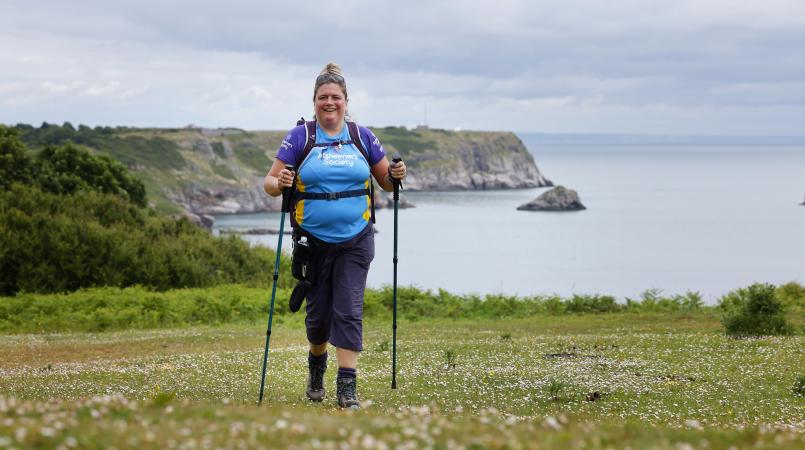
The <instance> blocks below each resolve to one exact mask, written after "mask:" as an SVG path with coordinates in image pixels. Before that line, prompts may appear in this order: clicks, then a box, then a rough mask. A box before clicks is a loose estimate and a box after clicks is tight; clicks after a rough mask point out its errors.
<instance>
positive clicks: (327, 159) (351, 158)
mask: <svg viewBox="0 0 805 450" xmlns="http://www.w3.org/2000/svg"><path fill="white" fill-rule="evenodd" d="M321 159H322V163H323V164H324V165H325V166H339V167H352V166H354V165H355V160H356V159H357V156H356V155H349V154H347V155H343V154H340V153H324V152H322V153H321Z"/></svg>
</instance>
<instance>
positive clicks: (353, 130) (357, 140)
mask: <svg viewBox="0 0 805 450" xmlns="http://www.w3.org/2000/svg"><path fill="white" fill-rule="evenodd" d="M347 129H349V139H350V140H351V141H352V143H353V144H354V145H355V147H358V150H360V152H361V155H363V157H364V159H366V163H367V164H369V166H370V167H371V165H372V164H371V162H370V161H369V152H368V151H366V147H364V146H363V141H362V140H361V132H360V129H358V124H357V123H355V122H352V121H348V122H347Z"/></svg>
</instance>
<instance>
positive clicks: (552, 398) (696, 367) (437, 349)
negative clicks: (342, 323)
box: [0, 312, 805, 449]
mask: <svg viewBox="0 0 805 450" xmlns="http://www.w3.org/2000/svg"><path fill="white" fill-rule="evenodd" d="M385 322H388V321H383V320H382V319H374V318H373V319H371V320H369V321H368V323H367V324H366V326H367V329H366V330H365V332H364V335H365V350H364V352H363V354H362V356H361V360H360V364H359V369H358V373H359V395H360V397H361V399H362V401H363V405H364V408H363V409H362V410H361V411H357V412H347V411H340V410H338V408H337V407H336V406H335V404H334V400H333V391H334V384H335V381H334V377H335V370H333V368H334V367H335V361H334V359H331V361H330V367H331V370H329V371H328V373H327V389H328V397H327V400H326V401H325V402H324V403H322V404H308V403H307V402H306V401H305V400H304V387H305V382H306V345H305V333H304V327H303V325H302V316H301V315H296V316H290V317H288V316H285V317H282V320H281V323H278V324H276V326H275V327H274V332H273V334H272V346H271V353H270V356H269V370H268V377H267V400H266V402H265V403H264V404H263V405H262V406H261V407H258V406H256V404H255V403H256V399H257V393H258V390H259V371H260V363H261V359H262V355H263V343H264V339H265V334H264V332H265V329H264V327H265V325H264V324H259V325H226V326H220V327H194V328H183V329H174V330H150V331H148V330H147V331H122V332H108V333H96V334H84V333H81V334H35V335H33V334H32V335H28V334H26V335H4V336H0V448H64V449H66V448H111V447H115V448H118V449H122V448H186V449H192V448H261V447H262V448H277V447H281V448H283V447H292V448H333V449H340V448H380V449H382V448H411V449H414V448H445V449H447V448H625V447H631V448H672V449H685V448H730V447H735V448H803V446H805V398H801V397H796V396H795V395H794V393H793V392H792V388H793V387H794V383H795V380H796V379H797V376H799V375H803V374H805V337H803V336H793V337H772V338H763V339H741V340H737V339H731V338H727V337H725V336H723V334H722V329H721V326H720V323H719V322H718V318H717V317H716V316H715V315H714V314H713V313H711V312H698V313H695V314H692V315H684V314H665V315H663V314H656V315H652V314H633V313H618V314H603V315H578V316H545V317H535V318H531V319H517V320H506V321H503V320H498V321H492V320H490V321H479V320H473V321H434V320H431V321H414V322H411V321H403V322H401V323H400V328H399V334H398V358H399V365H398V367H399V369H398V370H399V372H398V385H399V386H398V389H397V390H394V391H392V390H391V389H389V384H390V365H391V342H390V325H389V324H388V323H385Z"/></svg>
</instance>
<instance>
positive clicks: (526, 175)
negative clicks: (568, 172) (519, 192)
mask: <svg viewBox="0 0 805 450" xmlns="http://www.w3.org/2000/svg"><path fill="white" fill-rule="evenodd" d="M373 131H375V133H376V134H377V135H378V137H379V138H380V140H381V142H382V143H383V145H384V147H385V149H386V153H387V154H388V155H390V156H391V155H395V154H401V155H402V156H403V159H405V161H406V164H407V165H408V166H409V167H410V170H409V172H408V178H407V180H406V189H409V190H437V191H446V190H476V189H477V190H482V189H512V188H530V187H540V186H552V185H553V184H552V183H551V181H550V180H548V179H546V178H545V177H544V176H543V175H542V174H541V173H540V171H539V169H538V168H537V165H536V163H535V162H534V157H533V156H532V155H531V153H529V151H528V149H526V147H525V145H523V143H522V141H520V139H519V138H517V136H516V135H515V134H514V133H507V132H469V131H465V132H447V131H443V130H413V131H407V130H403V129H399V128H379V129H374V130H373Z"/></svg>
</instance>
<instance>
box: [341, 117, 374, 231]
mask: <svg viewBox="0 0 805 450" xmlns="http://www.w3.org/2000/svg"><path fill="white" fill-rule="evenodd" d="M347 128H348V129H349V139H350V140H351V141H352V143H353V144H354V145H355V147H357V148H358V150H360V152H361V154H362V155H363V158H364V159H365V160H366V164H367V165H368V166H369V205H370V208H371V212H372V223H375V182H374V180H372V163H371V161H369V152H368V151H366V147H364V146H363V141H362V140H361V131H360V129H359V128H358V124H357V123H355V122H353V121H351V120H350V121H347Z"/></svg>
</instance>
